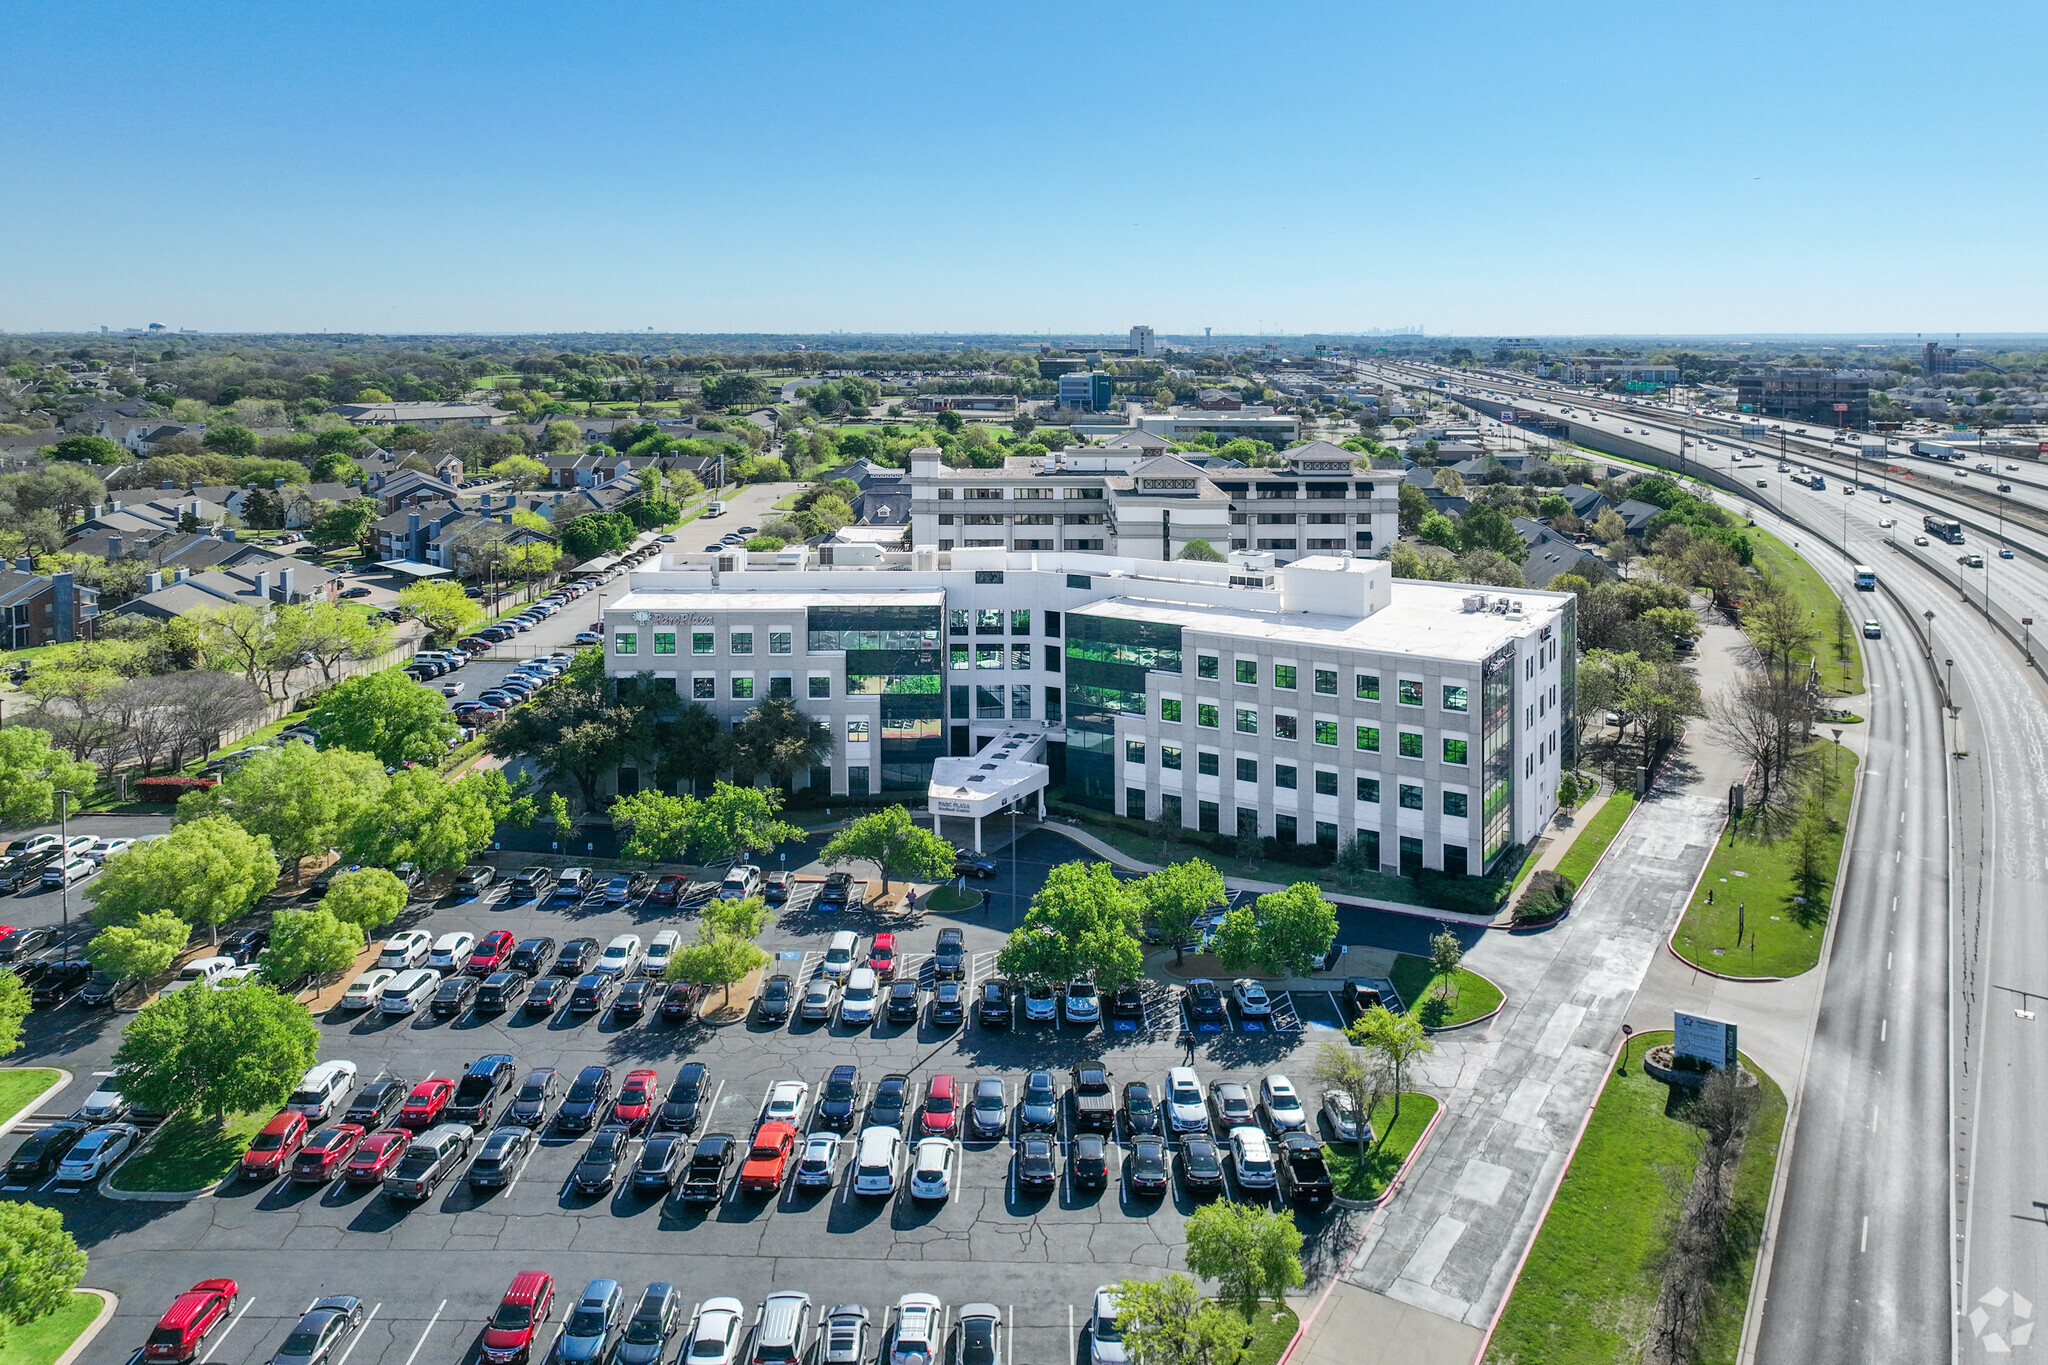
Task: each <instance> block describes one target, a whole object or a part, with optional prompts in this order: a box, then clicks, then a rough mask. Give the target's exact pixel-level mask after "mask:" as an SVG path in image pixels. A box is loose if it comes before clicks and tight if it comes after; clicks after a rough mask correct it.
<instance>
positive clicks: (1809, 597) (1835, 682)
mask: <svg viewBox="0 0 2048 1365" xmlns="http://www.w3.org/2000/svg"><path fill="white" fill-rule="evenodd" d="M1745 534H1746V535H1748V536H1749V542H1750V545H1751V547H1752V548H1753V549H1754V551H1755V554H1756V565H1757V567H1758V568H1760V569H1762V570H1763V571H1764V572H1765V573H1767V574H1769V575H1770V578H1771V581H1772V582H1774V583H1776V584H1778V586H1779V587H1781V588H1783V589H1784V590H1785V591H1786V592H1788V593H1790V594H1791V595H1792V597H1793V599H1794V600H1796V601H1798V602H1799V603H1800V604H1801V605H1803V606H1804V607H1805V608H1806V614H1807V617H1808V619H1809V620H1810V621H1811V622H1812V623H1813V633H1814V660H1815V663H1816V665H1817V666H1818V667H1819V669H1820V685H1821V687H1822V688H1824V689H1825V690H1827V691H1829V692H1833V693H1835V694H1836V695H1837V696H1849V695H1851V694H1854V693H1857V692H1861V691H1862V690H1863V648H1862V637H1861V636H1860V635H1859V634H1858V630H1859V627H1858V626H1857V625H1856V622H1855V620H1854V619H1853V618H1852V619H1851V620H1850V621H1849V625H1848V627H1847V629H1846V630H1845V632H1844V637H1843V641H1842V651H1841V652H1837V650H1836V648H1835V608H1836V607H1838V606H1840V605H1841V604H1842V599H1841V598H1839V597H1837V596H1835V592H1834V589H1832V588H1830V587H1829V586H1828V585H1827V582H1826V580H1825V579H1823V578H1822V577H1821V576H1820V575H1819V574H1818V573H1816V572H1815V571H1814V568H1813V566H1812V565H1811V564H1808V563H1807V562H1806V561H1805V560H1803V559H1801V558H1800V557H1799V554H1798V552H1797V551H1795V550H1794V549H1793V548H1792V547H1791V546H1789V545H1787V544H1786V543H1785V542H1784V541H1782V540H1780V539H1778V538H1777V537H1776V536H1774V535H1772V534H1771V533H1770V532H1768V531H1765V530H1763V529H1762V528H1761V527H1754V526H1753V527H1750V528H1749V530H1748V531H1747V532H1745Z"/></svg>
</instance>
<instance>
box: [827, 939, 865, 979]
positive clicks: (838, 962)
mask: <svg viewBox="0 0 2048 1365" xmlns="http://www.w3.org/2000/svg"><path fill="white" fill-rule="evenodd" d="M859 951H860V935H859V934H856V933H854V932H853V930H851V929H841V930H840V931H839V932H838V933H836V934H834V935H832V941H831V942H830V943H828V944H826V945H825V960H824V962H823V963H822V964H820V966H819V967H818V975H820V976H823V977H827V978H829V979H830V980H833V981H844V980H846V974H847V973H848V972H850V971H852V970H853V955H854V954H855V953H857V952H859Z"/></svg>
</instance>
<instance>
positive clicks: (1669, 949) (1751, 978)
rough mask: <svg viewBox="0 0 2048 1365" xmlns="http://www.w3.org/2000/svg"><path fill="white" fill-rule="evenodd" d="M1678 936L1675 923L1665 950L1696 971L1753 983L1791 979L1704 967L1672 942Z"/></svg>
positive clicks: (1727, 979) (1724, 978) (1724, 979)
mask: <svg viewBox="0 0 2048 1365" xmlns="http://www.w3.org/2000/svg"><path fill="white" fill-rule="evenodd" d="M1678 923H1679V924H1683V923H1685V917H1684V916H1683V915H1681V916H1679V919H1678ZM1676 937H1678V926H1677V925H1673V926H1672V928H1671V933H1670V935H1669V936H1668V937H1667V938H1665V940H1664V951H1665V952H1667V953H1669V954H1671V955H1672V956H1673V957H1675V958H1677V959H1678V960H1679V961H1680V962H1683V963H1684V964H1685V965H1686V966H1688V967H1690V968H1692V969H1693V970H1694V971H1696V972H1705V973H1706V974H1707V975H1708V976H1711V977H1715V978H1717V979H1719V980H1722V981H1746V982H1748V983H1750V984H1751V985H1763V984H1766V983H1768V982H1772V981H1789V980H1790V979H1791V978H1790V977H1784V976H1731V975H1729V974H1728V973H1727V972H1717V971H1715V970H1714V969H1713V968H1712V967H1702V966H1700V964H1699V963H1697V962H1694V961H1693V960H1692V959H1691V958H1689V957H1687V956H1686V955H1685V954H1684V953H1681V952H1679V951H1678V949H1677V947H1676V946H1675V945H1673V943H1672V942H1671V940H1672V939H1674V938H1676ZM1816 965H1818V964H1816ZM1800 975H1801V976H1804V975H1806V973H1805V972H1801V973H1800Z"/></svg>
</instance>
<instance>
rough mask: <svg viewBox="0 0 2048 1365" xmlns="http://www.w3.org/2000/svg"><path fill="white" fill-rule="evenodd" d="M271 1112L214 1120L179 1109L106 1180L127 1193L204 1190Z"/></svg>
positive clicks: (231, 1164)
mask: <svg viewBox="0 0 2048 1365" xmlns="http://www.w3.org/2000/svg"><path fill="white" fill-rule="evenodd" d="M270 1118H271V1116H270V1115H269V1114H267V1113H259V1114H230V1115H229V1116H228V1119H227V1122H226V1123H224V1124H216V1123H215V1122H214V1121H213V1120H212V1119H210V1118H207V1117H205V1116H204V1115H200V1114H195V1113H193V1112H192V1111H191V1110H181V1111H179V1112H178V1113H176V1114H173V1115H171V1116H170V1117H169V1118H168V1119H165V1120H164V1122H163V1124H162V1126H161V1127H159V1128H158V1129H157V1130H156V1132H154V1133H152V1134H151V1135H150V1137H149V1139H148V1141H146V1142H144V1143H143V1144H142V1146H141V1148H139V1149H138V1150H137V1151H136V1153H135V1155H134V1156H132V1157H130V1158H129V1159H128V1160H127V1161H125V1162H123V1163H122V1164H121V1166H120V1167H119V1168H118V1169H117V1170H115V1172H114V1175H113V1179H112V1180H111V1181H110V1182H109V1183H110V1185H111V1186H112V1188H113V1189H115V1190H118V1191H121V1192H122V1193H126V1194H151V1195H153V1194H169V1195H196V1194H204V1193H205V1192H206V1191H207V1190H210V1189H212V1188H213V1187H214V1186H215V1185H217V1184H219V1183H220V1182H221V1181H222V1180H223V1179H225V1178H226V1177H227V1176H229V1175H232V1174H233V1173H234V1170H235V1164H236V1163H237V1162H239V1161H240V1160H241V1159H242V1153H244V1152H246V1151H248V1150H249V1143H250V1142H251V1141H252V1140H253V1139H254V1138H255V1136H256V1134H257V1131H258V1130H259V1129H261V1128H262V1127H263V1125H264V1124H265V1123H268V1122H269V1121H270Z"/></svg>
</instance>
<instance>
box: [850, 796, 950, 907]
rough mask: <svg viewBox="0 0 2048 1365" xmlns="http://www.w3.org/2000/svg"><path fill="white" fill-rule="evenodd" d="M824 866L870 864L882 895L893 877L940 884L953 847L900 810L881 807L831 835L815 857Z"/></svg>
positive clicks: (886, 893)
mask: <svg viewBox="0 0 2048 1365" xmlns="http://www.w3.org/2000/svg"><path fill="white" fill-rule="evenodd" d="M818 861H820V862H822V863H824V864H825V866H827V867H837V866H838V865H839V864H841V863H851V862H862V863H873V864H874V865H875V870H876V871H878V872H880V873H881V874H882V894H883V895H884V896H886V895H888V894H889V882H890V879H891V878H893V877H901V878H902V879H904V880H905V881H941V880H944V879H945V878H947V877H950V876H952V875H953V846H952V845H951V844H949V843H947V842H946V841H945V840H944V839H941V838H940V837H939V836H938V835H936V834H934V833H932V831H930V830H928V829H926V828H925V827H924V826H922V825H920V824H918V823H917V822H916V821H914V820H912V819H911V818H910V812H909V811H908V810H907V809H905V808H904V807H902V806H900V805H897V806H884V807H882V808H881V809H880V810H877V811H873V812H871V813H869V814H867V815H863V816H861V817H860V818H859V819H858V820H855V821H854V822H853V823H852V824H850V825H848V826H847V827H846V828H845V829H842V830H840V831H839V832H838V833H837V834H835V835H833V836H832V839H831V841H830V842H829V843H827V844H826V845H825V848H824V851H823V852H821V853H820V854H819V855H818Z"/></svg>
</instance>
